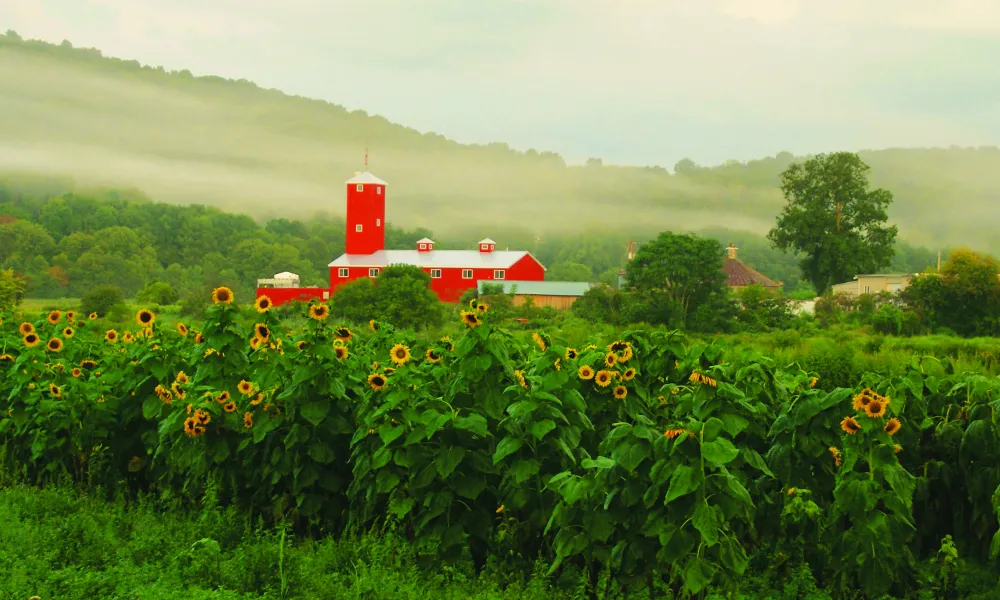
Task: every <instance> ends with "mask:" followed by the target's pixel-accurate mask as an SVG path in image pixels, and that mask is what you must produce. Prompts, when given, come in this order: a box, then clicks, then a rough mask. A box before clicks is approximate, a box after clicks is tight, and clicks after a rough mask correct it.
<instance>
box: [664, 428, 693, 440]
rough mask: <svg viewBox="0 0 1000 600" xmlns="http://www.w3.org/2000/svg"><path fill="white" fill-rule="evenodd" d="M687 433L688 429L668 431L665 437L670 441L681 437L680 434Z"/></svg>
mask: <svg viewBox="0 0 1000 600" xmlns="http://www.w3.org/2000/svg"><path fill="white" fill-rule="evenodd" d="M685 431H687V430H686V429H668V430H666V431H664V432H663V437H665V438H667V439H668V440H672V439H674V438H675V437H677V436H679V435H680V434H682V433H684V432H685Z"/></svg>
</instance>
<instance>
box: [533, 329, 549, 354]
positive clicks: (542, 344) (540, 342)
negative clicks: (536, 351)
mask: <svg viewBox="0 0 1000 600" xmlns="http://www.w3.org/2000/svg"><path fill="white" fill-rule="evenodd" d="M531 339H532V340H534V341H535V343H536V344H538V347H539V348H541V349H542V352H545V350H546V348H548V345H547V344H546V343H545V339H544V338H543V337H542V336H540V335H538V332H535V333H532V334H531Z"/></svg>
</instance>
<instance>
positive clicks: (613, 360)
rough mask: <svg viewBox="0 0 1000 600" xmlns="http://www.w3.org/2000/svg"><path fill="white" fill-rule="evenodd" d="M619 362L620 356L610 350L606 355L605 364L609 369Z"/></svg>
mask: <svg viewBox="0 0 1000 600" xmlns="http://www.w3.org/2000/svg"><path fill="white" fill-rule="evenodd" d="M617 363H618V357H617V356H615V355H614V353H612V352H608V354H607V355H606V356H605V357H604V366H606V367H608V368H609V369H610V368H611V367H613V366H615V364H617Z"/></svg>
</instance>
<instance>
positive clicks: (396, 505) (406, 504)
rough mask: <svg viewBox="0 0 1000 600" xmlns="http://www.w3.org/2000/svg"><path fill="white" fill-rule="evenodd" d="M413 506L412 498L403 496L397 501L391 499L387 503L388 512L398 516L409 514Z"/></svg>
mask: <svg viewBox="0 0 1000 600" xmlns="http://www.w3.org/2000/svg"><path fill="white" fill-rule="evenodd" d="M412 508H413V498H403V499H402V500H399V501H393V502H392V504H390V505H389V512H391V513H392V514H394V515H395V516H396V517H398V518H403V517H405V516H406V515H408V514H410V509H412Z"/></svg>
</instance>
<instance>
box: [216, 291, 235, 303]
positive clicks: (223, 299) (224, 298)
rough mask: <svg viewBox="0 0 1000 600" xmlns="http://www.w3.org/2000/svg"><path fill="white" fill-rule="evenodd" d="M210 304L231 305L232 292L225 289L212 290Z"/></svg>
mask: <svg viewBox="0 0 1000 600" xmlns="http://www.w3.org/2000/svg"><path fill="white" fill-rule="evenodd" d="M212 302H214V303H216V304H232V302H233V290H231V289H229V288H227V287H217V288H215V289H214V290H212Z"/></svg>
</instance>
